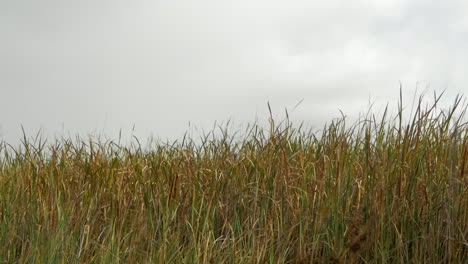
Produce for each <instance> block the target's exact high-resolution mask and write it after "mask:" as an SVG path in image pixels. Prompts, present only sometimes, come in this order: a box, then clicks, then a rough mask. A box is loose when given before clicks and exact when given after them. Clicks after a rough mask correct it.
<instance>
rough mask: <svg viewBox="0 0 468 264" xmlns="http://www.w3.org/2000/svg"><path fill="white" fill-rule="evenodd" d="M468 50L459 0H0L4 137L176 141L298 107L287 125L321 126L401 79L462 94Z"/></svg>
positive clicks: (384, 94) (0, 131)
mask: <svg viewBox="0 0 468 264" xmlns="http://www.w3.org/2000/svg"><path fill="white" fill-rule="evenodd" d="M467 47H468V1H464V0H459V1H456V0H444V1H430V0H420V1H414V0H396V1H392V0H383V1H376V0H357V1H347V0H344V1H339V0H326V1H325V0H324V1H273V0H236V1H221V0H210V1H204V0H201V1H195V0H192V1H182V0H172V1H169V0H166V1H156V0H152V1H150V0H144V1H142V0H132V1H123V0H102V1H100V0H80V1H71V0H69V1H66V0H41V1H37V0H11V1H8V0H0V100H1V102H0V139H4V140H7V141H9V142H14V141H15V140H17V139H18V138H19V137H20V136H21V125H23V126H24V128H25V129H26V131H27V133H30V134H33V133H34V132H37V131H38V130H39V129H42V130H43V131H44V132H43V133H45V134H47V135H56V134H57V133H59V134H60V133H64V132H65V133H69V134H72V135H74V134H76V133H80V134H81V135H86V134H89V133H93V132H97V133H104V134H106V135H108V136H109V137H115V135H117V134H118V131H119V129H122V130H123V131H124V132H128V131H131V130H132V127H133V126H134V125H135V132H134V133H135V134H136V135H138V136H139V137H148V136H150V135H153V136H155V137H157V138H161V139H165V138H170V139H175V138H178V137H180V136H181V135H183V133H184V132H185V131H186V130H187V129H188V127H189V126H188V124H189V122H190V123H191V124H192V125H195V126H197V127H199V128H209V127H211V126H212V125H213V124H214V122H215V121H218V122H219V121H226V120H228V119H232V120H233V121H234V122H237V123H247V122H251V121H253V120H255V118H259V119H265V118H267V117H268V108H267V102H268V101H269V102H270V104H271V105H272V107H273V111H274V112H275V115H277V116H278V117H283V116H284V115H283V113H284V108H285V107H287V108H288V109H290V110H292V108H293V107H294V105H296V104H297V103H298V102H299V101H301V100H302V99H303V102H302V103H301V104H300V106H299V107H297V108H296V109H295V110H294V111H290V114H291V116H292V118H293V120H298V121H305V122H307V123H309V124H313V125H316V126H318V127H321V126H322V125H323V123H324V122H325V121H327V120H330V118H332V117H337V116H339V115H340V113H339V110H342V111H343V112H344V113H347V114H349V115H353V114H356V113H357V112H359V111H363V110H365V109H366V108H367V106H368V103H369V101H371V102H374V103H376V104H377V105H379V104H381V105H384V104H385V102H390V103H393V102H395V100H396V99H397V98H398V95H399V82H401V83H402V84H403V88H404V93H405V94H406V95H408V96H406V97H409V96H411V95H412V94H413V92H414V89H415V88H416V86H418V87H419V90H421V91H422V90H424V89H426V87H427V86H429V89H426V90H428V91H430V93H431V92H432V91H433V90H436V91H441V90H444V89H445V90H446V94H447V96H446V98H447V99H448V100H452V99H453V96H454V95H455V94H457V93H465V94H466V91H468V88H467V85H468V48H467ZM417 83H419V84H417Z"/></svg>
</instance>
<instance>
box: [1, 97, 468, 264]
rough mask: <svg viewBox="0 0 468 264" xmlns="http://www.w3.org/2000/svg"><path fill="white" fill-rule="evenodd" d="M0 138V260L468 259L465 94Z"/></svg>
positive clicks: (323, 261)
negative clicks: (130, 138) (199, 123)
mask: <svg viewBox="0 0 468 264" xmlns="http://www.w3.org/2000/svg"><path fill="white" fill-rule="evenodd" d="M439 99H440V97H436V98H435V102H434V104H433V105H429V106H425V104H423V101H422V100H420V102H419V104H418V105H416V110H415V111H414V112H413V114H412V115H411V116H406V115H405V113H406V110H404V109H403V107H402V106H401V104H400V106H399V109H398V113H397V114H396V116H394V117H390V116H388V114H387V111H385V112H384V113H383V114H382V115H380V116H378V117H377V116H374V115H372V114H371V113H368V114H367V115H366V116H363V117H362V118H361V119H360V120H359V121H358V122H356V123H354V124H352V125H351V126H348V125H347V124H346V119H345V118H341V119H336V120H333V121H332V122H331V123H330V124H329V125H327V126H325V127H324V129H323V131H321V133H320V135H319V136H318V135H317V134H314V133H312V132H310V131H307V130H305V129H303V128H301V127H300V126H299V127H295V126H293V125H292V124H291V123H290V122H289V121H288V120H285V121H284V122H282V123H280V124H276V123H275V122H274V121H273V120H272V119H271V120H270V125H271V126H270V128H262V127H260V126H258V125H255V124H253V125H251V126H250V127H249V128H248V129H247V130H246V131H245V133H243V134H241V136H243V138H242V139H239V138H237V137H236V136H235V133H230V132H229V131H228V130H224V131H223V133H221V135H219V134H217V135H216V134H215V133H210V134H208V135H206V136H204V137H203V138H202V140H201V143H195V141H194V140H193V139H190V138H187V137H184V138H183V139H182V140H181V141H177V142H174V143H173V144H158V145H156V146H154V147H153V148H152V149H150V150H142V148H141V147H140V146H139V144H133V145H130V146H121V145H119V144H116V143H114V142H112V141H99V142H96V141H95V140H93V139H89V140H81V139H75V140H71V139H62V140H57V141H56V142H53V143H46V142H43V141H41V139H40V138H39V139H37V138H36V140H31V139H28V138H27V137H25V138H24V140H23V144H22V146H21V147H11V146H9V145H8V144H7V143H6V142H3V143H1V147H0V154H1V155H0V156H1V160H0V245H1V246H0V262H2V263H3V262H5V263H16V262H21V263H466V261H467V260H468V173H467V166H468V165H467V163H468V162H467V161H468V133H467V132H468V126H467V123H464V120H465V119H466V116H465V110H466V105H465V104H463V103H462V99H461V98H460V97H457V98H456V100H455V102H454V104H453V105H452V107H451V108H450V109H448V110H445V111H444V110H441V109H439V108H438V107H437V102H438V101H439Z"/></svg>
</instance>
